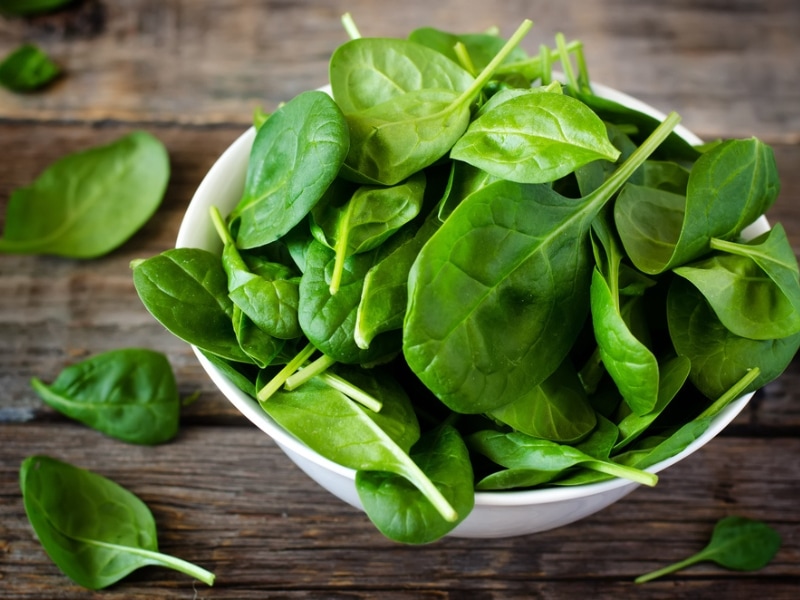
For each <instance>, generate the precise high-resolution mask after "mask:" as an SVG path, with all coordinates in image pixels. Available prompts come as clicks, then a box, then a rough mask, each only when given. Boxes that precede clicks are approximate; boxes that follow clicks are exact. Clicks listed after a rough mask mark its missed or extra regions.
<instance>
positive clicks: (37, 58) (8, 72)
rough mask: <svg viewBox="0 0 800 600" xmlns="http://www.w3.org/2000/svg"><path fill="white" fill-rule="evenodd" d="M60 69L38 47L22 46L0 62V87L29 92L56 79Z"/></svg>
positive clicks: (31, 45)
mask: <svg viewBox="0 0 800 600" xmlns="http://www.w3.org/2000/svg"><path fill="white" fill-rule="evenodd" d="M60 72H61V69H60V68H59V66H58V65H57V64H56V63H54V62H53V61H52V60H51V58H50V57H49V56H48V55H47V54H46V53H45V52H44V51H43V50H42V49H41V48H39V47H38V46H34V45H33V44H23V45H22V46H20V47H19V48H17V49H16V50H14V51H13V52H12V53H11V54H9V55H8V56H6V58H5V59H3V61H2V62H0V86H3V87H5V88H8V89H9V90H12V91H15V92H30V91H33V90H36V89H39V88H41V87H44V86H45V85H47V84H48V83H50V82H51V81H53V79H55V78H56V77H58V75H59V73H60Z"/></svg>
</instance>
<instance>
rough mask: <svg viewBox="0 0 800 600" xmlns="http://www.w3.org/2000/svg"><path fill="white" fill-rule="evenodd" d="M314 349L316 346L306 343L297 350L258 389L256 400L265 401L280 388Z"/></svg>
mask: <svg viewBox="0 0 800 600" xmlns="http://www.w3.org/2000/svg"><path fill="white" fill-rule="evenodd" d="M315 350H316V348H315V347H314V344H308V345H307V346H306V347H305V348H303V349H302V350H301V351H300V352H298V354H297V356H295V357H294V358H293V359H292V360H290V361H289V362H288V363H286V365H285V366H284V367H283V368H282V369H281V370H280V371H278V374H277V375H275V377H273V378H272V379H270V380H269V381H268V382H267V383H266V385H265V386H264V387H262V388H261V389H260V390H259V391H258V394H256V398H257V399H258V401H259V402H266V401H267V400H268V399H269V398H270V396H272V394H274V393H275V392H277V391H278V390H279V389H281V388H282V387H283V384H284V383H286V380H287V379H288V378H289V377H291V376H292V374H294V372H295V371H297V369H299V368H300V367H302V366H303V365H304V364H305V362H306V361H307V360H308V359H309V358H311V355H312V354H314V351H315Z"/></svg>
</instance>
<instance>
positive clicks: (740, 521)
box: [636, 516, 781, 583]
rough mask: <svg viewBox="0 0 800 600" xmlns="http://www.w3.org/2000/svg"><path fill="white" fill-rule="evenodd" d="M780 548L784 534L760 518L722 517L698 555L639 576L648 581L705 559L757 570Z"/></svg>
mask: <svg viewBox="0 0 800 600" xmlns="http://www.w3.org/2000/svg"><path fill="white" fill-rule="evenodd" d="M780 547H781V536H780V534H779V533H778V532H777V531H775V530H774V529H773V528H772V527H770V526H769V525H767V524H766V523H763V522H761V521H756V520H754V519H748V518H746V517H737V516H731V517H725V518H724V519H720V520H719V521H718V522H717V524H716V525H715V526H714V531H713V532H712V533H711V540H710V541H709V542H708V545H707V546H706V547H705V548H703V549H702V550H701V551H700V552H698V553H697V554H694V555H692V556H690V557H689V558H685V559H684V560H681V561H678V562H676V563H673V564H671V565H669V566H667V567H663V568H661V569H658V570H656V571H652V572H650V573H647V574H645V575H640V576H639V577H637V578H636V583H646V582H648V581H652V580H653V579H657V578H658V577H663V576H664V575H669V574H670V573H674V572H676V571H680V570H681V569H685V568H686V567H690V566H692V565H694V564H697V563H699V562H704V561H712V562H715V563H717V564H718V565H720V566H721V567H725V568H726V569H732V570H736V571H757V570H758V569H762V568H763V567H765V566H767V565H768V564H769V562H770V561H771V560H772V558H773V557H774V556H775V554H776V553H777V552H778V550H779V549H780Z"/></svg>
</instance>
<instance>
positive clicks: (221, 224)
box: [208, 206, 233, 244]
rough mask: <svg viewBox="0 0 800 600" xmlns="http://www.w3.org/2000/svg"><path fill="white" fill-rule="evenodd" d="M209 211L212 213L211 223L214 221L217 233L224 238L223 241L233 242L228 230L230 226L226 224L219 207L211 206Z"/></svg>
mask: <svg viewBox="0 0 800 600" xmlns="http://www.w3.org/2000/svg"><path fill="white" fill-rule="evenodd" d="M208 213H209V215H211V223H213V225H214V229H216V231H217V235H218V236H219V238H220V239H221V240H222V243H223V244H232V243H233V238H232V237H231V232H230V231H229V230H228V226H227V225H225V219H223V218H222V214H221V213H220V212H219V209H218V208H217V207H216V206H211V207H209V209H208Z"/></svg>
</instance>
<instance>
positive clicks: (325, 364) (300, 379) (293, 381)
mask: <svg viewBox="0 0 800 600" xmlns="http://www.w3.org/2000/svg"><path fill="white" fill-rule="evenodd" d="M335 364H336V361H335V360H334V359H332V358H331V357H330V356H328V355H327V354H323V355H322V356H320V357H319V358H318V359H317V360H315V361H314V362H312V363H310V364H308V365H305V366H303V367H301V368H300V369H299V370H298V371H296V372H295V373H293V374H292V376H291V377H289V378H288V379H287V380H286V383H285V384H284V386H283V387H284V388H286V389H287V390H289V391H290V392H291V391H292V390H296V389H297V388H299V387H300V386H301V385H303V384H304V383H305V382H306V381H309V380H310V379H313V378H314V377H316V376H317V375H321V374H322V373H324V372H325V371H326V370H327V369H328V368H330V367H332V366H333V365H335Z"/></svg>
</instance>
